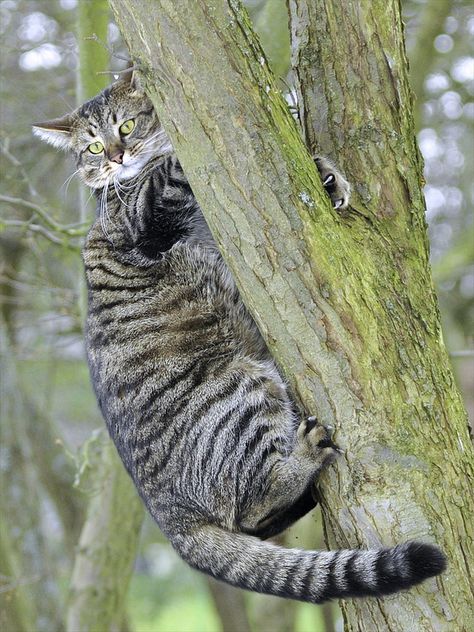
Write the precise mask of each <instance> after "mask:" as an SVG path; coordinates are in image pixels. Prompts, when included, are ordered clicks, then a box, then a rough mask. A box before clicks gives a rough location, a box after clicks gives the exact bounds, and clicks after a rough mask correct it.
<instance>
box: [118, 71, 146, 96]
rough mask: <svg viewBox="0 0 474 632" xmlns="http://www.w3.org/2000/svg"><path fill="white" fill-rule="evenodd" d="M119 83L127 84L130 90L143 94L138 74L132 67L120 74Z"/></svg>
mask: <svg viewBox="0 0 474 632" xmlns="http://www.w3.org/2000/svg"><path fill="white" fill-rule="evenodd" d="M120 79H121V81H124V82H125V83H127V84H128V85H129V86H130V87H131V88H133V89H134V90H136V91H137V92H143V87H142V85H141V82H140V77H139V76H138V73H137V72H136V71H135V69H134V66H131V67H130V68H127V70H125V72H122V73H120Z"/></svg>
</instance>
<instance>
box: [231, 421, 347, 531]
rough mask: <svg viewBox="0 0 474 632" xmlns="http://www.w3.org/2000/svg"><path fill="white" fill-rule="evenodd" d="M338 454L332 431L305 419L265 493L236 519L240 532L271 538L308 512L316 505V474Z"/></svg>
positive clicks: (278, 461) (271, 476) (268, 481)
mask: <svg viewBox="0 0 474 632" xmlns="http://www.w3.org/2000/svg"><path fill="white" fill-rule="evenodd" d="M338 452H340V450H339V448H338V447H337V446H336V445H335V444H334V443H333V441H332V439H331V429H328V428H326V427H325V426H322V425H321V424H319V423H318V422H317V421H316V419H315V418H314V417H309V418H307V419H304V420H303V421H302V422H301V423H300V425H299V428H298V431H297V435H296V443H295V447H294V449H293V451H292V452H291V454H290V455H289V456H287V457H281V458H279V459H278V460H277V461H276V462H275V464H274V466H273V467H272V469H271V472H270V474H269V477H268V480H267V481H266V485H265V491H264V493H263V494H261V495H260V494H259V496H258V498H256V499H255V502H254V503H252V505H251V506H249V507H248V508H246V510H245V511H244V512H243V513H242V515H241V517H240V519H239V527H240V528H241V529H242V531H245V532H248V533H252V534H254V535H258V536H259V537H262V538H266V537H270V536H272V535H276V534H277V533H279V532H281V531H283V530H284V529H286V528H287V527H289V526H290V525H291V524H293V523H294V522H296V520H298V519H299V518H301V517H302V516H303V515H305V514H306V513H307V512H308V511H310V510H311V509H312V508H313V507H314V506H315V504H316V502H315V500H314V499H313V497H312V493H311V491H312V486H313V485H314V483H315V482H316V480H317V477H318V474H319V472H320V471H321V470H322V469H323V468H324V467H325V466H326V465H328V464H329V463H330V462H331V461H333V460H334V458H335V457H336V455H337V453H338Z"/></svg>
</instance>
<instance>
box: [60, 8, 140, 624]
mask: <svg viewBox="0 0 474 632" xmlns="http://www.w3.org/2000/svg"><path fill="white" fill-rule="evenodd" d="M109 18H110V11H109V6H108V3H107V1H106V0H94V2H80V3H79V5H78V23H77V24H78V28H77V31H78V43H79V72H78V88H77V92H78V100H79V102H83V101H84V100H85V99H87V98H90V97H92V96H94V95H95V94H97V92H99V91H100V90H101V89H102V88H104V87H105V86H106V85H107V84H108V83H109V81H110V78H109V77H107V75H98V74H97V73H98V72H99V71H107V70H108V53H107V51H106V49H105V48H104V47H103V46H102V45H101V44H99V43H97V42H94V41H91V40H87V39H85V38H87V37H91V36H92V35H94V34H95V35H97V36H98V37H99V38H100V40H101V41H102V42H105V41H106V40H107V27H108V22H109ZM82 203H83V204H84V197H83V199H82ZM81 278H83V271H82V266H81ZM84 290H85V288H82V292H81V294H82V295H83V299H84ZM104 432H105V430H104ZM91 476H92V477H93V478H94V479H95V485H94V488H95V489H96V490H97V491H96V493H95V494H94V495H93V496H92V497H91V499H90V502H89V506H88V508H87V516H86V520H85V522H84V525H83V527H82V532H81V536H80V539H79V544H78V547H77V553H76V558H75V564H74V570H73V574H72V579H71V587H70V595H69V604H68V610H67V617H66V619H67V630H68V631H69V632H79V631H80V632H115V631H117V632H118V631H119V630H123V629H124V628H123V625H122V622H123V618H124V614H125V612H124V607H125V602H126V595H127V591H128V585H129V581H130V577H131V574H132V571H133V563H134V560H135V557H136V553H137V547H138V540H139V534H140V529H141V525H142V522H143V517H144V509H143V505H142V502H141V500H140V498H139V497H138V494H137V492H136V490H135V488H134V486H133V484H132V481H131V480H130V478H129V476H128V474H127V473H126V471H125V469H124V467H123V465H122V463H121V461H120V459H119V457H118V455H117V452H116V450H115V447H114V445H113V443H112V442H111V441H110V440H109V439H107V440H106V442H105V443H104V445H103V447H102V451H101V456H100V465H99V466H97V467H96V470H95V471H94V474H93V475H91Z"/></svg>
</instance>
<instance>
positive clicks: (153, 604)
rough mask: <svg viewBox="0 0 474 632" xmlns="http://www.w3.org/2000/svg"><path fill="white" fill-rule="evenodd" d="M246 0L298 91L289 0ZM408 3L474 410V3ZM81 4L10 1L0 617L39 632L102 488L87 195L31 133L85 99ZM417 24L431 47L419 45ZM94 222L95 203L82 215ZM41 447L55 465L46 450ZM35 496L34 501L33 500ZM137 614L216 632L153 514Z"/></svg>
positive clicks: (305, 612)
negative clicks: (5, 490)
mask: <svg viewBox="0 0 474 632" xmlns="http://www.w3.org/2000/svg"><path fill="white" fill-rule="evenodd" d="M81 1H82V3H83V4H84V2H86V0H81ZM245 4H246V5H247V7H248V9H249V11H250V13H251V16H252V19H253V20H254V24H255V27H256V29H257V31H258V33H259V36H260V39H261V41H262V44H263V46H264V49H265V51H266V55H267V56H268V58H269V61H270V64H271V66H272V68H273V70H274V72H275V74H276V75H277V76H279V77H282V78H284V79H285V80H286V81H287V82H288V84H289V85H291V73H289V72H288V68H289V36H288V26H287V17H286V7H285V2H284V0H247V1H246V2H245ZM403 8H404V15H405V21H406V36H407V47H408V52H409V55H410V58H411V67H412V70H413V80H414V81H413V85H414V87H416V88H417V94H416V98H417V101H416V112H417V120H418V122H419V131H418V138H419V142H420V148H421V150H422V153H423V156H424V159H425V177H426V182H427V184H426V189H425V193H426V201H427V220H428V224H429V236H430V242H431V252H432V261H433V269H434V273H435V281H436V282H437V288H438V293H439V297H440V304H441V309H442V316H443V322H444V331H445V336H446V339H447V343H448V347H449V349H450V350H451V351H452V352H453V362H454V365H455V369H456V371H457V375H458V379H459V381H460V384H461V387H462V388H463V390H464V393H465V397H466V402H467V404H468V407H469V408H470V411H471V414H472V413H473V409H474V402H473V399H472V397H473V396H472V390H471V389H472V381H473V373H474V357H473V354H474V352H473V348H474V340H473V338H472V320H473V312H474V253H473V248H474V243H473V242H474V218H473V214H472V206H473V202H474V185H473V178H472V175H473V162H474V155H473V154H474V142H473V126H474V103H473V99H472V97H473V95H474V51H473V48H472V42H473V37H472V36H473V34H474V11H473V7H472V3H471V2H469V1H467V0H449V1H446V0H427V1H422V0H405V1H404V2H403ZM433 8H434V10H433ZM77 11H78V2H77V0H0V32H1V36H2V45H1V53H2V54H1V56H0V68H1V79H2V80H1V85H0V96H1V101H2V106H1V114H0V150H1V154H0V155H1V164H0V169H1V174H2V182H1V185H0V204H1V207H2V210H1V212H0V250H1V264H0V293H1V318H2V321H3V323H4V326H3V327H2V337H3V338H2V345H1V354H2V364H3V367H2V373H3V374H4V375H7V372H6V369H7V368H8V376H10V377H9V379H8V381H7V380H5V379H4V382H3V385H2V392H1V399H2V407H1V412H2V453H1V458H2V475H3V476H4V482H5V486H6V487H7V486H9V490H10V492H9V494H8V495H6V496H5V499H4V503H6V506H4V507H3V508H4V512H3V518H2V523H1V525H0V526H1V531H0V535H1V550H0V552H1V554H2V558H3V559H2V561H1V563H2V566H1V568H0V574H1V575H2V582H3V583H4V586H3V590H2V592H1V595H0V598H1V599H2V602H1V603H0V625H1V624H2V621H5V617H6V616H7V615H8V613H9V612H10V613H11V612H12V608H11V606H12V604H15V603H17V604H18V606H19V609H18V610H17V612H22V613H23V615H24V617H25V621H26V620H29V621H32V620H35V626H36V627H34V629H35V630H36V629H38V630H40V629H47V630H48V632H49V631H50V630H53V629H55V626H56V625H57V618H56V617H57V613H56V611H61V607H60V605H59V604H60V603H62V602H61V599H63V598H64V594H65V592H66V591H67V587H68V586H67V584H68V581H69V578H70V574H71V563H72V554H73V551H72V545H71V538H72V537H73V538H77V533H72V534H71V530H70V529H69V528H68V526H67V524H68V520H70V517H68V516H67V515H64V514H62V513H61V510H60V507H61V506H62V505H67V506H68V507H69V506H70V507H73V508H74V511H75V512H76V513H75V514H74V515H76V516H80V517H81V520H82V519H83V506H84V504H85V501H86V500H87V495H88V493H89V492H90V490H91V489H92V488H93V483H92V482H91V480H90V477H88V476H86V477H85V478H84V477H82V478H81V484H80V485H79V486H78V487H76V488H74V486H73V483H74V479H75V476H79V474H80V472H81V470H84V474H90V473H91V472H93V471H94V470H93V467H94V465H93V464H94V459H93V458H91V457H92V456H93V455H94V454H96V452H95V447H94V446H95V444H94V442H93V441H92V443H91V440H90V437H91V433H92V432H93V431H94V429H95V428H102V427H103V424H102V421H101V419H100V415H99V413H98V411H97V407H96V404H95V400H94V396H93V393H92V389H91V388H90V385H89V378H88V374H87V368H86V366H85V362H84V351H83V345H82V334H81V331H82V317H81V314H80V308H79V294H80V283H79V281H78V279H79V278H81V275H82V273H81V271H80V268H81V266H80V262H79V257H78V248H79V245H80V237H81V235H82V234H84V231H85V226H84V225H82V224H81V223H80V222H81V221H82V219H83V216H82V214H81V212H80V210H79V208H80V201H79V200H80V193H79V191H80V189H79V185H78V182H77V179H76V178H75V177H74V176H72V177H71V174H73V173H74V165H73V163H72V161H71V160H70V159H69V158H65V157H64V156H63V155H61V154H59V153H57V152H55V151H52V150H48V149H47V148H46V147H45V146H44V145H41V144H40V142H39V141H37V140H36V139H33V138H32V136H31V131H30V130H31V123H32V122H34V121H41V120H45V119H48V118H53V117H56V116H58V115H61V114H63V113H65V112H66V111H69V110H71V109H73V107H74V106H75V104H76V75H77V50H78V40H77V33H76V27H75V24H76V20H77ZM443 12H444V13H443ZM441 14H442V15H441ZM440 15H441V17H442V19H441V18H440ZM433 16H434V17H433ZM443 16H444V17H443ZM435 18H436V20H437V23H436V24H435V23H434V22H433V20H434V19H435ZM430 20H431V22H430ZM420 34H424V37H425V39H424V40H423V46H419V45H418V46H417V42H418V41H419V40H418V38H419V36H420ZM89 35H92V33H90V34H89ZM88 45H89V47H90V53H91V55H101V54H102V53H103V48H102V47H101V44H100V43H98V42H96V41H92V40H88ZM108 46H109V47H110V48H111V49H113V51H115V52H116V53H117V54H118V56H117V57H114V56H112V70H118V69H121V68H123V67H124V64H125V62H124V61H123V59H121V56H124V55H126V51H125V49H124V46H123V43H122V42H121V39H120V34H119V32H118V29H117V27H116V26H115V24H113V23H112V22H111V23H110V24H109V28H108ZM104 59H105V56H104ZM104 63H105V62H104ZM103 70H104V71H107V70H110V69H109V68H103ZM282 85H283V84H282ZM92 216H93V209H92V205H91V204H89V207H88V219H89V220H90V219H92ZM7 364H8V367H7ZM26 420H30V421H31V420H33V422H34V423H35V424H36V426H32V424H31V423H29V424H28V423H26ZM35 432H36V434H35ZM88 441H89V443H88ZM42 442H43V443H42ZM84 442H86V443H84ZM81 445H83V446H84V447H83V448H81V447H80V446H81ZM35 446H36V448H37V449H36V450H35V449H34V448H35ZM40 452H41V453H43V454H45V455H47V459H49V462H44V461H45V459H43V460H42V461H41V459H39V458H38V454H39V453H40ZM35 455H36V456H35ZM89 464H91V467H89ZM64 481H66V482H67V489H68V491H67V493H66V491H64V490H65V489H66V488H65V487H63V486H62V485H63V484H64ZM52 483H54V484H52ZM59 490H61V491H59ZM27 497H29V498H31V497H33V500H34V502H33V500H30V501H28V502H27V501H26V500H25V501H24V502H23V501H22V499H23V498H25V499H26V498H27ZM19 501H20V502H19ZM9 503H10V504H11V506H10V505H9ZM12 520H14V521H15V524H13V526H12ZM79 523H80V521H79ZM13 527H15V528H13ZM317 533H319V535H315V534H317ZM298 534H299V535H298ZM296 538H304V543H305V545H307V546H312V547H316V546H317V545H318V541H320V525H319V526H316V528H315V518H314V516H310V517H309V518H307V519H305V521H302V523H301V525H298V527H297V528H296V531H292V533H290V535H289V536H288V540H287V542H288V543H289V544H290V545H295V546H296V545H298V542H297V541H296ZM74 541H77V540H74ZM25 547H26V548H25ZM7 557H8V559H7ZM244 598H245V603H246V605H247V611H248V615H249V620H250V622H251V624H252V626H253V629H254V630H255V632H262V631H263V629H264V628H263V627H262V624H261V621H262V620H263V619H262V614H261V613H262V611H263V613H265V611H266V610H267V611H268V609H269V608H273V607H276V606H274V605H270V604H275V602H272V601H265V599H266V598H264V597H259V596H256V595H247V594H246V595H245V596H244ZM52 602H55V603H56V605H55V606H54V607H52V606H51V603H52ZM295 608H296V614H295V624H294V628H293V629H294V630H295V631H296V632H309V630H311V631H312V632H318V631H323V630H325V629H330V628H325V627H324V626H325V624H324V622H323V618H322V617H323V611H322V609H319V608H314V607H312V606H308V605H303V604H299V605H297V606H295ZM128 611H129V626H130V628H131V629H134V630H137V632H155V631H158V630H160V631H164V632H173V631H174V630H176V631H177V630H179V631H180V632H184V631H186V630H189V631H191V630H192V631H195V632H203V631H205V632H211V631H213V630H216V631H217V630H220V629H222V625H221V622H220V620H219V617H218V614H217V610H216V609H215V606H214V603H213V601H212V598H211V594H210V592H209V590H208V588H207V583H206V580H205V578H204V577H202V576H201V575H199V574H197V573H195V572H193V571H191V570H190V569H189V568H188V567H187V566H186V565H185V564H184V563H183V562H181V560H179V558H178V557H177V556H176V554H175V553H174V551H173V550H172V549H171V548H170V547H169V545H168V544H167V543H166V541H165V540H164V538H163V537H162V536H161V534H160V533H159V531H158V529H157V528H156V526H155V525H154V524H153V523H152V521H151V520H150V519H147V521H146V523H145V528H144V531H143V536H142V544H141V548H140V553H139V556H138V559H137V563H136V572H135V575H134V578H133V580H132V586H131V590H130V596H129V606H128ZM5 613H6V614H5ZM12 616H13V615H12ZM2 617H3V619H2ZM20 619H21V617H20ZM10 620H13V619H10ZM25 621H21V620H18V622H17V625H16V626H15V627H16V628H17V629H11V632H17V630H18V631H19V630H21V629H27V625H26V623H25ZM338 625H339V626H340V623H339V624H338ZM3 629H6V628H5V627H4V626H3ZM282 629H283V628H282ZM8 632H10V631H8Z"/></svg>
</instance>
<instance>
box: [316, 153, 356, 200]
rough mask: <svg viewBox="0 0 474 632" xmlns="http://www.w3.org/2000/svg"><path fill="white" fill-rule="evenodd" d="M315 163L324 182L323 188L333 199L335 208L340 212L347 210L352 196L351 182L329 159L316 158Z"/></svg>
mask: <svg viewBox="0 0 474 632" xmlns="http://www.w3.org/2000/svg"><path fill="white" fill-rule="evenodd" d="M314 162H315V163H316V166H317V168H318V171H319V175H320V176H321V180H322V181H323V186H324V188H325V189H326V193H327V194H328V195H329V197H330V198H331V202H332V205H333V206H334V208H337V209H339V210H343V209H345V208H347V206H348V204H349V197H350V194H351V185H350V184H349V182H348V181H347V180H346V179H345V178H344V176H343V175H342V174H341V173H340V172H339V170H338V169H336V167H335V166H334V164H333V163H332V162H331V161H330V160H329V159H328V158H324V157H323V156H314Z"/></svg>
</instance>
